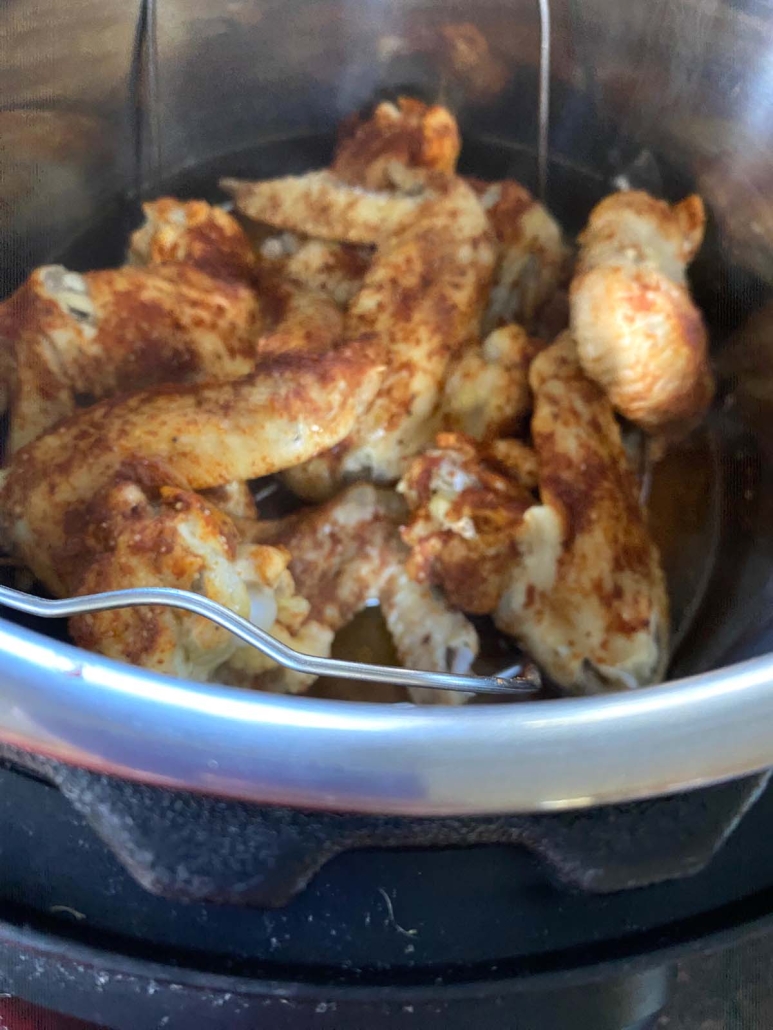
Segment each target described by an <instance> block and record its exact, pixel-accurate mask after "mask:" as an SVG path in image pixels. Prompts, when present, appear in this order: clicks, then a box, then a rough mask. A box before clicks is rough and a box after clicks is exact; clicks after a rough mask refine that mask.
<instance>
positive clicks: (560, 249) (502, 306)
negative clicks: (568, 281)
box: [467, 179, 569, 333]
mask: <svg viewBox="0 0 773 1030" xmlns="http://www.w3.org/2000/svg"><path fill="white" fill-rule="evenodd" d="M467 181H468V182H469V184H470V186H471V187H472V188H473V189H474V190H475V192H476V193H477V194H478V196H479V198H480V202H481V204H482V205H483V208H484V209H485V211H486V213H487V214H488V217H489V220H490V222H491V227H492V229H493V230H494V233H495V234H496V238H497V244H498V252H497V267H496V271H495V273H494V282H493V284H492V288H491V296H490V297H489V300H488V305H487V307H486V312H485V315H484V318H483V332H484V333H488V332H490V331H491V330H492V329H495V328H496V327H497V326H500V325H503V324H505V323H507V322H519V323H522V324H523V325H525V326H526V327H527V328H528V329H533V328H534V326H535V322H536V320H537V318H538V316H539V314H540V310H541V308H542V307H543V306H544V305H545V304H546V303H547V302H549V301H550V300H551V298H552V297H553V295H554V294H555V292H556V290H557V289H558V288H559V286H560V285H561V283H562V282H563V281H564V279H565V277H566V271H567V265H568V258H569V251H568V249H567V247H566V245H565V243H564V240H563V235H562V233H561V228H560V226H559V225H558V223H557V222H556V220H555V219H554V218H553V216H552V215H551V214H550V212H549V211H548V210H547V209H546V208H544V207H543V206H542V204H540V203H539V202H538V201H537V200H535V198H534V197H533V196H532V195H531V193H529V191H528V190H527V189H526V188H525V187H524V186H521V184H520V183H518V182H516V181H515V180H514V179H505V180H503V181H502V182H484V181H483V180H482V179H468V180H467Z"/></svg>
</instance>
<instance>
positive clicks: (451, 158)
mask: <svg viewBox="0 0 773 1030" xmlns="http://www.w3.org/2000/svg"><path fill="white" fill-rule="evenodd" d="M461 146H462V141H461V137H460V135H459V127H458V126H457V124H456V119H455V118H454V116H453V115H452V114H451V112H450V111H449V110H448V109H447V108H445V107H441V106H440V105H438V104H433V105H431V106H430V105H428V104H425V103H423V102H422V101H421V100H415V99H413V98H411V97H399V98H398V100H397V103H394V104H393V103H390V102H389V101H383V102H382V103H380V104H378V105H377V106H376V108H375V110H374V111H373V113H372V114H371V116H370V117H369V118H365V119H363V118H360V117H355V118H353V119H349V120H347V121H345V122H344V123H343V124H342V126H341V129H340V131H339V142H338V146H337V148H336V153H335V157H334V158H333V163H332V164H331V166H330V170H331V171H332V172H333V174H334V175H335V176H336V177H337V178H338V179H340V180H341V181H342V182H346V183H349V184H350V185H352V186H362V187H364V188H365V189H368V190H388V189H390V188H392V187H393V186H394V185H395V182H394V177H393V174H392V171H393V169H394V167H395V165H397V166H400V167H403V168H423V169H427V170H431V171H435V172H441V173H445V174H446V175H451V174H453V172H454V170H455V169H456V162H457V159H458V157H459V151H460V150H461Z"/></svg>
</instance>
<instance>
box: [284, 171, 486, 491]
mask: <svg viewBox="0 0 773 1030" xmlns="http://www.w3.org/2000/svg"><path fill="white" fill-rule="evenodd" d="M492 265H493V241H492V236H491V232H490V230H489V228H488V224H487V221H486V216H485V214H484V212H483V210H482V208H481V206H480V204H479V203H478V201H477V199H476V197H475V195H474V194H473V192H472V191H471V190H470V189H469V188H468V187H467V186H465V185H464V183H462V182H461V181H460V180H455V181H453V183H451V184H449V187H448V189H447V191H446V192H445V194H444V195H442V196H440V197H438V198H436V199H433V200H428V201H426V202H425V204H424V205H423V207H422V209H421V211H420V213H419V214H418V215H417V217H416V219H415V220H414V222H413V224H412V225H410V226H409V227H408V228H406V229H404V230H403V231H402V232H399V233H397V234H395V235H394V236H392V237H390V238H389V239H388V240H385V241H384V243H383V244H382V246H381V247H379V249H378V252H377V254H376V257H375V259H374V261H373V264H372V265H371V268H370V270H369V271H368V273H367V275H366V276H365V280H364V282H363V287H362V289H361V290H360V292H359V293H358V294H357V296H356V297H355V298H354V300H353V301H352V303H351V305H350V306H349V311H348V314H347V318H346V334H347V335H348V336H355V337H356V336H362V335H370V334H373V335H374V336H375V338H376V339H378V340H379V341H381V343H382V345H383V347H384V352H385V354H386V355H387V371H386V373H385V375H384V378H383V380H382V383H381V388H380V389H379V392H378V394H377V395H376V398H375V400H374V401H373V403H372V404H371V406H370V407H369V408H368V410H367V412H366V413H365V414H364V415H363V417H362V418H361V419H360V420H359V421H358V422H357V424H356V425H355V427H354V429H353V431H352V432H351V433H350V434H349V436H348V437H347V438H346V439H345V440H343V441H342V442H341V444H340V445H338V446H337V447H336V448H335V450H333V451H331V452H330V453H328V454H323V455H321V456H320V457H319V458H317V459H315V460H314V461H312V462H310V463H309V464H307V465H304V466H300V467H298V468H294V469H291V470H290V471H289V472H288V474H287V481H288V482H289V484H290V486H291V487H292V489H293V490H295V491H296V492H297V493H299V494H300V495H301V496H303V497H309V498H313V499H321V498H324V497H328V496H330V495H331V494H332V493H333V492H334V491H335V490H336V488H337V487H338V486H339V485H340V484H341V483H344V482H347V481H351V480H356V479H369V480H372V481H374V482H377V483H390V482H394V481H395V480H397V479H398V478H399V477H400V475H401V474H402V472H403V471H404V469H405V466H406V462H407V461H408V459H409V458H410V457H411V456H412V455H414V454H417V453H418V452H419V451H420V450H421V449H422V447H424V446H425V445H426V444H427V443H429V441H430V440H431V439H432V437H433V435H434V433H435V431H436V430H437V429H438V428H439V424H440V403H441V391H442V387H443V382H444V379H445V376H446V372H447V369H448V366H449V362H450V361H451V359H452V358H453V357H454V356H455V355H456V354H458V353H459V352H460V351H461V349H462V347H463V346H464V344H465V342H466V341H467V340H468V339H469V338H470V336H471V335H474V334H475V333H476V332H477V329H478V322H479V319H480V314H481V310H482V307H483V304H484V303H485V297H486V291H487V288H488V284H489V281H490V276H491V269H492Z"/></svg>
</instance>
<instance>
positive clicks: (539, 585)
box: [494, 333, 668, 692]
mask: <svg viewBox="0 0 773 1030" xmlns="http://www.w3.org/2000/svg"><path fill="white" fill-rule="evenodd" d="M530 380H531V386H532V390H533V391H534V398H535V401H534V418H533V419H532V437H533V440H534V447H535V450H536V452H537V457H538V461H539V470H540V496H541V501H542V503H541V504H540V505H539V506H535V507H533V508H530V509H529V510H528V511H527V512H526V513H525V515H524V521H523V526H522V528H521V529H520V530H519V532H518V546H519V551H520V560H519V561H518V562H516V563H515V564H514V565H513V568H512V573H511V577H510V580H509V582H508V585H507V589H506V591H505V593H504V594H503V596H502V598H501V599H500V602H499V605H498V606H497V610H496V612H495V614H494V620H495V622H496V623H497V625H498V626H499V628H500V629H502V630H504V631H505V632H507V633H510V634H512V635H513V636H514V637H516V638H517V639H518V640H519V641H520V642H521V643H522V644H523V646H524V647H525V648H526V649H527V650H528V651H529V653H530V654H531V655H532V657H533V658H534V659H535V660H536V661H537V662H538V663H539V664H541V665H542V666H543V668H544V669H545V670H546V671H547V673H548V674H549V675H550V676H551V677H552V678H553V679H554V680H555V681H556V682H557V683H559V684H560V685H561V686H563V687H565V688H567V689H571V690H579V691H582V692H587V691H591V690H596V689H604V688H606V687H638V686H645V685H647V684H649V683H655V682H657V681H658V680H659V679H660V678H661V677H662V675H663V673H664V671H665V666H666V662H667V658H668V598H667V594H666V586H665V579H664V576H663V571H662V569H661V567H660V559H659V555H658V551H657V548H656V547H655V544H654V543H653V541H652V538H651V537H650V534H649V532H648V530H647V525H646V520H645V517H644V514H643V512H642V509H641V507H640V505H639V500H638V487H637V483H636V480H635V477H634V475H633V473H632V471H631V469H630V466H629V464H628V461H627V458H626V454H625V450H624V449H623V445H622V441H621V438H620V429H619V427H618V425H617V423H616V421H615V418H614V414H613V412H612V408H611V405H610V404H609V402H608V401H607V400H606V398H605V397H604V395H603V394H602V393H601V391H600V390H599V389H598V387H596V386H595V384H593V383H592V382H591V381H590V380H588V379H587V378H586V377H585V375H584V374H583V371H582V368H581V366H580V363H579V360H578V357H577V349H576V346H575V343H574V341H573V340H572V338H571V336H570V334H569V333H565V334H564V335H563V336H562V337H560V338H559V340H558V341H557V342H556V343H555V344H553V345H552V346H551V347H549V348H548V349H547V350H545V351H543V352H542V354H540V355H539V356H538V357H537V358H536V359H535V361H534V362H533V364H532V368H531V374H530Z"/></svg>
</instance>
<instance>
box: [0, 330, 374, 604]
mask: <svg viewBox="0 0 773 1030" xmlns="http://www.w3.org/2000/svg"><path fill="white" fill-rule="evenodd" d="M382 354H383V350H382V347H381V345H380V343H379V342H378V341H374V340H372V339H365V340H355V341H351V342H349V343H348V344H345V345H343V346H341V347H339V348H338V349H336V350H333V351H329V352H327V353H325V354H322V355H288V356H284V357H281V358H275V359H269V360H266V361H265V362H262V363H260V364H258V365H257V367H256V368H255V370H254V371H253V372H252V373H251V374H250V375H248V376H246V377H245V378H243V379H240V380H237V381H235V382H232V383H221V384H214V385H203V386H188V387H174V388H172V387H159V388H157V389H155V390H150V391H145V392H140V393H136V394H133V395H132V396H130V397H125V398H118V399H115V400H109V401H102V402H100V403H99V404H96V405H94V406H93V407H92V408H88V409H86V410H85V411H81V412H79V413H78V414H77V415H75V416H73V417H72V418H71V419H69V420H67V421H66V422H64V423H62V424H61V425H59V426H58V427H57V428H56V429H54V430H53V431H51V432H50V433H48V434H47V435H45V436H43V437H40V438H39V439H38V440H36V441H34V442H33V443H31V444H28V445H27V447H25V448H23V449H22V450H21V451H19V452H18V453H17V454H16V455H15V457H14V459H13V462H12V464H11V466H10V468H8V469H7V470H5V473H4V478H3V483H2V487H0V527H1V528H2V533H3V537H4V540H5V541H6V542H7V544H8V546H9V547H10V548H11V549H12V551H13V552H14V553H15V554H17V555H18V556H19V557H20V558H21V559H22V560H23V561H24V562H25V563H26V564H27V565H28V566H29V567H30V568H31V569H32V570H33V572H34V573H35V574H36V575H37V576H38V578H39V579H41V580H42V581H43V582H44V583H46V585H47V586H48V587H49V588H50V589H51V590H53V591H54V592H56V593H61V592H62V591H63V582H64V581H66V579H67V570H68V568H69V567H70V566H71V565H73V564H77V562H78V561H79V546H80V539H81V535H82V524H83V517H84V516H83V506H84V505H85V504H87V503H88V500H89V499H90V498H91V497H93V496H94V494H95V493H96V492H97V491H98V490H99V489H101V488H102V487H103V486H104V485H105V484H106V483H109V482H110V481H111V480H112V478H113V476H114V475H115V474H116V472H117V470H118V469H119V468H120V467H121V466H122V465H123V464H124V463H126V462H131V463H134V464H135V465H136V464H137V463H139V464H140V465H144V466H145V467H147V468H149V469H153V468H161V470H162V473H161V474H162V479H161V482H163V483H165V484H175V483H179V484H181V485H184V486H186V487H188V488H193V489H206V488H209V487H214V486H221V485H223V484H225V483H228V482H230V481H232V480H246V479H251V478H254V477H257V476H262V475H267V474H270V473H272V472H276V471H278V470H280V469H282V468H286V467H288V466H290V465H293V464H295V463H297V462H298V461H303V460H305V459H307V458H309V457H310V456H312V455H314V454H316V453H318V452H319V451H322V450H325V449H326V448H328V447H330V446H333V445H334V444H335V443H336V442H337V441H339V440H341V439H343V438H344V437H345V436H347V435H348V434H349V433H350V432H351V430H352V428H353V427H354V425H355V424H356V423H357V421H358V419H359V418H360V416H361V414H362V411H363V409H364V408H366V407H367V406H368V405H369V404H370V402H371V401H372V400H373V397H374V395H375V393H376V391H377V389H378V386H379V383H380V380H381V377H382V374H383V365H382V364H381V360H382ZM169 477H171V478H169Z"/></svg>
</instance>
